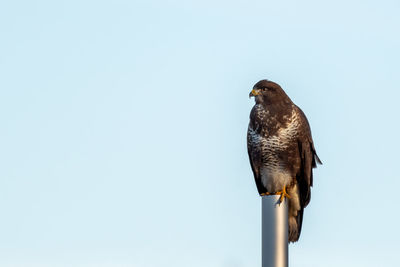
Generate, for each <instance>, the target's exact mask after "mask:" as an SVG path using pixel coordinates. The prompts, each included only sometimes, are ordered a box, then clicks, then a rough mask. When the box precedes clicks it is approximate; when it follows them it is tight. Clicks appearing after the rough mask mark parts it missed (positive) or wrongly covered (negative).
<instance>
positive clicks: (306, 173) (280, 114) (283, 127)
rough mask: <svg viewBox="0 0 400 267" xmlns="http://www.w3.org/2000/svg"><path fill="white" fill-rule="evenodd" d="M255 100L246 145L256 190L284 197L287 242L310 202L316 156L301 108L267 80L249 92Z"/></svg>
mask: <svg viewBox="0 0 400 267" xmlns="http://www.w3.org/2000/svg"><path fill="white" fill-rule="evenodd" d="M249 96H250V97H252V96H254V97H255V102H256V104H255V105H254V107H253V109H252V110H251V113H250V123H249V128H248V131H247V149H248V153H249V158H250V164H251V168H252V170H253V174H254V179H255V181H256V185H257V189H258V192H259V194H260V195H261V196H264V195H277V194H278V195H280V196H281V197H280V202H282V201H283V200H284V198H285V197H286V199H287V201H288V208H289V209H288V219H289V235H288V239H289V241H290V242H295V241H297V240H298V239H299V236H300V232H301V225H302V221H303V211H304V208H305V207H306V206H307V205H308V203H309V202H310V197H311V186H312V185H313V173H312V168H315V167H316V163H317V162H318V163H319V164H322V162H321V160H320V159H319V158H318V156H317V153H316V151H315V148H314V144H313V140H312V137H311V130H310V126H309V124H308V121H307V118H306V116H305V115H304V113H303V111H301V109H300V108H299V107H297V106H296V105H295V104H294V103H293V102H292V101H291V100H290V98H289V97H288V96H287V95H286V93H285V92H284V91H283V89H282V88H281V87H280V86H279V85H278V84H277V83H274V82H272V81H269V80H261V81H259V82H258V83H256V84H255V85H254V87H253V90H252V91H251V92H250V95H249Z"/></svg>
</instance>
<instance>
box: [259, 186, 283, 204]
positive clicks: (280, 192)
mask: <svg viewBox="0 0 400 267" xmlns="http://www.w3.org/2000/svg"><path fill="white" fill-rule="evenodd" d="M271 195H280V198H279V204H281V203H282V202H283V200H284V199H285V197H287V198H290V196H289V194H288V192H287V191H286V186H284V187H283V190H282V191H278V192H276V193H269V192H265V193H261V194H260V196H271Z"/></svg>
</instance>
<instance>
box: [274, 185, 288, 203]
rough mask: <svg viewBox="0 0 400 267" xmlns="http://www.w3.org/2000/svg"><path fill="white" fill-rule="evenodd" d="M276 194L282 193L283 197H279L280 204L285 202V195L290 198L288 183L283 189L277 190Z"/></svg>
mask: <svg viewBox="0 0 400 267" xmlns="http://www.w3.org/2000/svg"><path fill="white" fill-rule="evenodd" d="M275 195H281V197H280V198H279V204H281V203H282V202H283V200H284V199H285V197H287V198H290V196H289V194H288V193H287V191H286V185H285V186H284V187H283V190H282V191H278V192H276V193H275Z"/></svg>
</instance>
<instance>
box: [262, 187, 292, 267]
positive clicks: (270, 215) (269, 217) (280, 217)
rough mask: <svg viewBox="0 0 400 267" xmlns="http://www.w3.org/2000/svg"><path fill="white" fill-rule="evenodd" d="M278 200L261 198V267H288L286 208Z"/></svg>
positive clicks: (277, 197) (277, 198) (276, 196)
mask: <svg viewBox="0 0 400 267" xmlns="http://www.w3.org/2000/svg"><path fill="white" fill-rule="evenodd" d="M279 198H280V196H279V195H269V196H263V197H262V205H261V206H262V207H261V209H262V267H288V207H287V201H286V199H285V200H284V201H283V202H282V203H281V204H280V205H279V204H278V203H279Z"/></svg>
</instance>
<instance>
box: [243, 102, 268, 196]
mask: <svg viewBox="0 0 400 267" xmlns="http://www.w3.org/2000/svg"><path fill="white" fill-rule="evenodd" d="M260 134H261V125H260V122H258V121H257V118H256V117H255V110H254V108H253V110H252V111H251V113H250V123H249V127H248V130H247V153H248V154H249V160H250V165H251V169H252V171H253V174H254V180H255V182H256V186H257V190H258V193H259V194H261V193H265V192H266V189H265V188H264V186H263V185H262V183H261V174H260V169H261V165H262V151H261V147H262V146H261V144H260V142H261V138H260Z"/></svg>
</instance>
